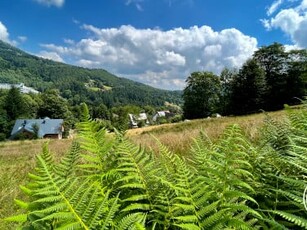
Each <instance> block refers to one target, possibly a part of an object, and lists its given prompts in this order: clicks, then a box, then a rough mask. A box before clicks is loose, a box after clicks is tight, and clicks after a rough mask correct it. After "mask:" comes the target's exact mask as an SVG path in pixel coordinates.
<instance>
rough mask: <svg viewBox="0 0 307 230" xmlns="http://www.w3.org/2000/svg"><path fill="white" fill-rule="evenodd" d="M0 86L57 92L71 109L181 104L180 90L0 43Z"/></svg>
mask: <svg viewBox="0 0 307 230" xmlns="http://www.w3.org/2000/svg"><path fill="white" fill-rule="evenodd" d="M0 83H13V84H17V83H24V84H25V85H27V86H31V87H33V88H35V89H36V90H38V91H40V92H45V91H46V90H50V89H58V90H59V94H60V95H61V96H62V97H63V98H65V99H67V100H68V102H69V104H70V105H72V106H75V105H79V104H80V103H82V102H85V103H87V104H91V105H93V106H97V105H99V104H105V105H106V106H107V107H108V108H111V107H114V106H122V105H127V104H134V105H139V106H145V105H151V106H162V105H163V104H164V102H165V101H168V102H171V103H175V104H180V103H181V102H182V99H181V92H180V91H168V90H160V89H155V88H153V87H150V86H147V85H144V84H141V83H137V82H134V81H131V80H128V79H125V78H120V77H117V76H115V75H113V74H111V73H109V72H107V71H106V70H103V69H87V68H82V67H77V66H71V65H67V64H63V63H59V62H55V61H51V60H47V59H43V58H39V57H36V56H33V55H29V54H27V53H25V52H23V51H22V50H19V49H17V48H15V47H13V46H10V45H9V44H7V43H4V42H2V41H0Z"/></svg>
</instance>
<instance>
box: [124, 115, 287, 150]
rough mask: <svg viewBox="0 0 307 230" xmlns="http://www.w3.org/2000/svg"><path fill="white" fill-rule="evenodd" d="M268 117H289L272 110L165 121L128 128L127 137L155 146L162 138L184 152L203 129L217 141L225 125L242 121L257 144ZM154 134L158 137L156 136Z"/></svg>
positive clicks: (248, 135) (170, 147)
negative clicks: (169, 122) (137, 127)
mask: <svg viewBox="0 0 307 230" xmlns="http://www.w3.org/2000/svg"><path fill="white" fill-rule="evenodd" d="M267 116H270V117H272V118H274V119H275V120H283V119H285V117H286V114H285V111H283V110H282V111H277V112H271V113H259V114H253V115H248V116H237V117H222V118H210V119H198V120H192V121H187V122H181V123H176V124H164V125H159V126H149V127H144V128H139V129H132V130H128V132H127V136H128V138H129V139H130V140H131V141H132V142H134V143H136V144H139V145H142V146H144V147H147V148H153V149H156V148H157V146H156V141H155V138H157V139H159V140H160V141H161V142H162V143H163V144H164V145H166V146H167V147H168V148H169V149H170V150H172V151H174V152H176V153H178V154H185V153H186V152H187V150H188V149H189V148H190V144H191V143H192V140H193V139H195V138H196V137H197V136H198V135H199V132H200V131H201V130H202V131H203V132H204V133H206V135H208V137H209V138H210V139H211V140H212V141H214V140H216V139H218V138H219V137H220V135H221V134H222V133H223V131H224V130H225V128H226V127H227V126H229V125H231V124H239V125H240V127H241V128H242V130H243V132H244V134H245V136H246V137H248V138H249V139H250V141H252V142H254V143H256V142H257V141H258V139H259V135H260V134H259V130H260V127H262V125H263V123H264V120H265V119H266V117H267ZM153 136H154V137H155V138H153Z"/></svg>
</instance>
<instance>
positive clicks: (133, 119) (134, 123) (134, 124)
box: [128, 113, 149, 128]
mask: <svg viewBox="0 0 307 230" xmlns="http://www.w3.org/2000/svg"><path fill="white" fill-rule="evenodd" d="M128 116H129V123H130V127H131V128H138V127H139V125H138V123H140V122H143V123H144V125H149V121H148V118H147V114H146V113H140V114H139V115H138V116H135V115H133V114H131V113H130V114H128Z"/></svg>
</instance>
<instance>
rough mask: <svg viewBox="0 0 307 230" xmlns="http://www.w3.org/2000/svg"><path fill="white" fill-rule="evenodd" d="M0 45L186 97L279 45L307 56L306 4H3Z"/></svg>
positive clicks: (177, 0)
mask: <svg viewBox="0 0 307 230" xmlns="http://www.w3.org/2000/svg"><path fill="white" fill-rule="evenodd" d="M0 39H1V40H4V41H6V42H9V43H11V44H12V45H14V46H16V47H18V48H21V49H23V50H25V51H27V52H29V53H32V54H35V55H37V56H41V57H44V58H49V59H53V60H56V61H60V62H65V63H69V64H73V65H78V66H83V67H89V68H103V69H106V70H108V71H110V72H112V73H114V74H116V75H118V76H121V77H127V78H130V79H132V80H136V81H140V82H143V83H146V84H149V85H152V86H154V87H158V88H164V89H182V88H183V87H184V86H185V79H186V78H187V77H188V75H189V74H190V73H191V72H193V71H205V70H207V71H213V72H214V73H217V74H219V73H220V71H221V70H222V69H223V68H224V67H229V68H236V67H240V66H241V65H242V63H244V62H245V61H246V60H247V59H248V58H249V57H250V56H251V55H252V54H253V52H254V51H255V50H256V49H257V48H259V47H261V46H263V45H269V44H272V43H273V42H279V43H282V44H284V45H285V46H286V47H287V49H293V48H307V0H232V1H230V0H222V1H216V0H1V1H0Z"/></svg>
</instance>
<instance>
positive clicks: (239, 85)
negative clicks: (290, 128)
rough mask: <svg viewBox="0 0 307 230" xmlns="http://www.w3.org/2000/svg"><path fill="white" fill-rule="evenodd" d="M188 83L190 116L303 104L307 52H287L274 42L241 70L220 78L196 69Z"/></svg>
mask: <svg viewBox="0 0 307 230" xmlns="http://www.w3.org/2000/svg"><path fill="white" fill-rule="evenodd" d="M210 75H211V78H210ZM209 79H211V81H210V80H209ZM213 79H214V80H213ZM186 82H187V86H186V88H185V89H184V94H183V99H184V107H183V110H184V115H185V117H186V118H204V117H207V116H209V115H210V114H211V113H214V112H218V113H221V114H223V115H228V114H232V115H242V114H249V113H255V112H259V111H260V110H267V111H273V110H279V109H282V108H283V105H284V104H290V105H295V104H299V100H298V99H297V98H303V97H304V96H305V95H306V82H307V51H306V49H305V50H293V51H288V52H287V51H286V49H285V47H284V46H283V45H281V44H278V43H274V44H272V45H269V46H263V47H261V48H259V49H258V50H257V51H255V53H254V55H253V57H252V59H250V60H247V61H246V62H245V63H244V64H243V65H242V66H241V67H240V69H239V70H238V71H237V70H229V69H224V70H223V71H222V72H221V74H220V76H219V78H218V77H217V76H215V78H214V77H213V74H212V73H208V72H206V71H205V72H194V73H192V74H191V76H189V77H188V78H187V80H186Z"/></svg>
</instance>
